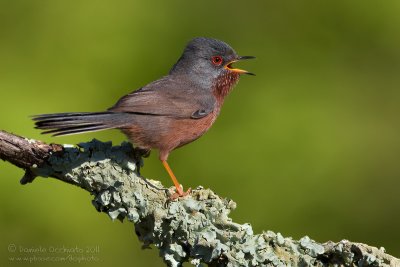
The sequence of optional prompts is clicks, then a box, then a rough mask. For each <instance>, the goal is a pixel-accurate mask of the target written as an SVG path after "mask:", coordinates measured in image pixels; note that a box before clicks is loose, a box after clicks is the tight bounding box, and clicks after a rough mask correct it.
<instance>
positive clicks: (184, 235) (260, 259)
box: [0, 131, 400, 266]
mask: <svg viewBox="0 0 400 267" xmlns="http://www.w3.org/2000/svg"><path fill="white" fill-rule="evenodd" d="M0 158H1V159H3V160H6V161H9V162H10V163H12V164H14V165H16V166H18V167H20V168H23V169H25V171H26V173H25V176H24V177H23V178H22V180H21V183H22V184H26V183H28V182H32V181H33V180H34V178H35V177H36V176H42V177H53V178H55V179H58V180H61V181H63V182H66V183H69V184H73V185H76V186H79V187H81V188H82V189H84V190H86V191H88V192H90V193H91V194H93V195H94V200H93V201H92V203H93V205H94V206H95V208H96V209H97V210H98V211H102V212H105V213H107V214H108V215H109V216H110V217H111V219H113V220H114V219H120V220H123V219H125V218H126V219H128V220H129V221H130V222H133V223H134V227H135V232H136V234H137V235H138V237H139V240H140V241H141V242H142V243H143V245H144V246H145V247H146V246H149V245H152V244H154V245H155V246H156V247H157V248H158V249H159V251H160V256H161V257H162V258H163V259H164V261H165V262H166V263H167V265H168V266H181V265H182V263H183V262H188V261H190V262H191V263H192V264H193V265H196V266H201V264H202V263H206V264H208V265H210V266H265V265H269V266H288V265H290V266H299V265H300V266H330V265H335V266H400V260H399V259H397V258H395V257H393V256H390V255H388V254H386V253H385V250H384V248H380V249H378V248H375V247H372V246H368V245H365V244H361V243H354V242H350V241H347V240H342V241H340V242H338V243H334V242H332V241H329V242H326V243H317V242H315V241H314V240H311V239H310V238H309V237H307V236H305V237H303V238H301V239H300V240H299V241H296V240H293V239H292V238H290V237H287V238H285V237H283V236H282V235H281V234H280V233H277V234H276V233H274V232H271V231H267V232H263V233H261V234H253V230H252V227H251V225H250V224H238V223H235V222H233V221H232V219H231V218H229V217H228V215H229V213H230V211H231V210H233V209H234V208H235V207H236V204H235V202H233V201H232V200H229V199H224V198H221V197H220V196H218V195H216V194H215V193H214V192H213V191H211V190H210V189H203V188H202V187H198V188H197V189H195V190H193V191H192V192H191V194H190V195H189V196H186V197H184V198H180V199H178V200H175V201H171V200H170V198H169V190H167V189H164V188H163V186H162V185H161V183H160V182H158V181H153V180H147V179H145V178H143V177H140V176H139V175H138V168H139V166H141V165H142V159H141V156H140V151H138V150H137V149H134V148H133V147H132V145H131V144H129V143H122V144H121V145H120V146H112V144H111V142H107V143H103V142H100V141H97V140H93V141H91V142H88V143H80V144H78V145H77V146H66V145H64V146H61V145H57V144H50V145H48V144H45V143H43V142H40V141H35V140H28V139H26V138H23V137H20V136H16V135H13V134H10V133H7V132H5V131H0Z"/></svg>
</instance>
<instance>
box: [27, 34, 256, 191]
mask: <svg viewBox="0 0 400 267" xmlns="http://www.w3.org/2000/svg"><path fill="white" fill-rule="evenodd" d="M253 58H255V57H254V56H239V55H238V54H237V53H236V52H235V50H234V49H233V48H232V47H231V46H230V45H228V44H227V43H225V42H223V41H220V40H217V39H213V38H207V37H196V38H193V39H192V40H190V41H189V42H188V43H187V45H186V46H185V48H184V50H183V53H182V55H181V56H180V57H179V59H178V60H177V62H176V63H175V64H174V65H173V66H172V68H171V69H170V71H169V73H168V74H167V75H165V76H163V77H162V78H160V79H158V80H155V81H153V82H151V83H149V84H147V85H145V86H143V87H141V88H139V89H138V90H135V91H133V92H131V93H129V94H127V95H125V96H123V97H122V98H120V99H119V100H118V101H117V103H116V104H115V105H114V106H112V107H111V108H109V109H108V110H106V111H103V112H68V113H52V114H40V115H34V116H32V117H33V118H32V119H33V120H34V122H35V128H36V129H40V130H44V131H43V132H42V134H53V136H61V135H71V134H79V133H85V132H93V131H100V130H106V129H120V130H121V131H122V132H123V133H124V134H125V135H126V136H127V137H128V139H129V140H130V141H131V142H132V143H133V144H134V145H135V146H136V147H137V148H139V149H140V150H142V151H147V152H150V151H151V149H157V150H158V151H159V159H160V161H161V163H162V165H163V166H164V168H165V170H166V171H167V173H168V174H169V176H170V178H171V180H172V182H173V184H174V186H175V188H176V190H175V191H176V192H175V193H174V194H173V197H174V198H177V197H183V196H185V195H187V194H189V193H190V189H189V190H188V191H186V192H184V190H183V188H182V187H181V184H180V183H179V182H178V180H177V178H176V176H175V175H174V173H173V172H172V170H171V168H170V166H169V164H168V162H167V160H168V156H169V154H170V153H171V151H173V150H174V149H176V148H179V147H182V146H184V145H186V144H188V143H190V142H193V141H194V140H196V139H198V138H199V137H200V136H202V135H203V134H204V133H205V132H207V131H208V130H209V128H210V127H211V126H212V125H213V123H214V122H215V120H216V118H217V117H218V115H219V113H220V110H221V107H222V105H223V103H224V100H225V98H226V96H227V95H228V94H229V93H230V92H231V91H232V89H233V87H234V86H235V85H236V84H237V82H238V81H239V77H240V76H241V75H242V74H248V75H255V74H254V73H251V72H249V71H246V70H243V69H238V68H235V67H234V66H233V64H234V63H236V62H237V61H241V60H247V59H253Z"/></svg>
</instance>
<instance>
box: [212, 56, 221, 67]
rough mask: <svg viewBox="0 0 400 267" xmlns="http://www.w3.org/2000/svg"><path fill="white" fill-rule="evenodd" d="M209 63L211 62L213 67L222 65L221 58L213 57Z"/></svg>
mask: <svg viewBox="0 0 400 267" xmlns="http://www.w3.org/2000/svg"><path fill="white" fill-rule="evenodd" d="M211 61H212V63H213V64H214V65H215V66H220V65H221V64H222V61H223V60H222V57H221V56H213V57H212V58H211Z"/></svg>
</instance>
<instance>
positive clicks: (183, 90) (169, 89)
mask: <svg viewBox="0 0 400 267" xmlns="http://www.w3.org/2000/svg"><path fill="white" fill-rule="evenodd" d="M215 106H216V100H215V97H214V96H213V95H212V93H210V92H208V91H205V90H199V89H196V87H194V86H190V85H187V84H183V83H182V82H180V81H179V80H176V79H168V77H165V78H162V79H160V80H157V81H155V82H153V83H150V84H149V85H146V86H145V87H142V88H141V89H139V90H137V91H134V92H132V93H130V94H128V95H126V96H124V97H122V98H121V99H120V100H119V101H118V102H117V103H116V104H115V105H114V106H113V107H111V108H110V109H109V110H110V111H115V112H127V113H136V114H142V115H153V116H169V117H175V118H192V119H200V118H203V117H205V116H207V115H208V114H209V113H211V112H212V111H213V110H214V108H215Z"/></svg>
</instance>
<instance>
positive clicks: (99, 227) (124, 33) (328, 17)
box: [0, 0, 400, 266]
mask: <svg viewBox="0 0 400 267" xmlns="http://www.w3.org/2000/svg"><path fill="white" fill-rule="evenodd" d="M399 14H400V2H399V1H368V2H366V1H361V0H360V1H345V0H343V1H309V0H307V1H232V0H231V1H157V2H156V1H54V0H38V1H19V0H14V1H7V0H1V1H0V62H1V64H0V92H1V98H0V99H1V104H0V114H1V115H0V129H4V130H7V131H11V132H14V133H16V134H20V135H23V136H26V137H30V138H36V139H40V140H43V141H46V142H58V143H70V144H74V143H77V142H81V141H88V140H91V139H92V138H97V139H100V140H103V141H107V140H112V141H113V142H114V143H115V144H118V143H120V142H121V141H123V140H125V137H124V136H123V135H122V134H121V133H119V132H118V131H106V132H98V133H89V134H84V135H78V136H67V137H60V138H52V137H51V136H42V135H40V132H39V131H37V130H34V129H33V123H32V121H31V120H30V118H29V116H30V115H33V114H40V113H52V112H66V111H101V110H105V109H106V108H108V107H110V106H112V105H113V104H114V103H115V101H117V100H118V98H119V97H121V96H122V95H124V94H126V93H128V92H130V91H132V90H135V89H137V88H139V87H141V86H143V85H145V84H146V83H148V82H150V81H152V80H154V79H157V78H159V77H161V76H162V75H165V74H166V73H167V72H168V70H169V68H170V67H171V66H172V64H173V63H175V62H176V60H177V59H178V57H179V56H180V53H181V52H182V49H183V47H184V46H185V44H186V42H187V41H188V40H190V39H191V38H193V37H196V36H207V37H214V38H218V39H221V40H224V41H226V42H227V43H229V44H230V45H232V46H233V47H234V48H235V49H236V51H237V52H238V53H239V54H242V55H254V56H257V60H255V61H248V62H243V63H241V64H240V67H243V68H245V69H248V70H250V71H253V72H255V73H256V74H257V76H256V77H250V76H245V77H242V79H241V81H240V83H239V84H238V86H237V87H236V88H235V90H234V91H233V92H232V94H231V95H230V96H229V97H228V99H227V100H226V102H225V105H224V108H223V109H222V112H221V116H220V117H219V119H218V120H217V122H216V124H215V125H214V126H213V127H212V129H211V130H210V131H209V132H208V133H207V134H206V135H205V136H204V137H202V138H201V139H199V140H198V141H196V142H194V143H192V144H190V145H188V146H185V147H183V148H181V149H179V150H177V151H175V152H174V153H172V155H171V156H170V160H169V163H170V165H171V166H172V168H173V170H174V171H175V173H176V175H177V176H178V178H179V180H180V181H181V182H182V183H183V185H184V186H185V187H189V186H190V187H192V188H193V187H196V186H197V185H203V186H205V187H210V188H212V189H213V190H215V191H216V192H217V193H218V194H220V195H222V196H226V197H229V198H232V199H233V200H235V201H236V202H237V203H238V208H237V210H236V211H234V212H233V213H232V217H233V218H234V220H235V221H237V222H240V223H245V222H250V223H251V224H252V225H253V228H254V230H255V232H261V231H262V230H273V231H276V232H281V233H282V234H283V235H284V236H292V237H294V238H296V239H297V238H300V237H302V236H304V235H309V236H310V237H311V238H313V239H315V240H317V241H320V242H325V241H328V240H333V241H339V240H341V239H349V240H352V241H358V242H363V243H367V244H370V245H374V246H377V247H380V246H384V247H385V248H386V249H387V251H388V252H389V253H390V254H393V255H395V256H397V257H399V256H400V231H399V229H400V228H399V226H400V201H399V187H400V179H399V178H400V163H399V159H400V138H399V137H400V125H399V121H400V120H399V115H400V104H399V103H400V16H399ZM238 66H239V65H238ZM0 173H1V175H0V186H1V188H2V190H1V194H0V202H1V209H0V216H1V219H0V236H1V246H0V255H1V259H0V265H1V266H8V265H10V266H17V265H20V266H28V265H29V266H57V265H65V263H60V262H40V261H34V262H32V263H27V262H23V263H16V262H11V261H10V259H9V258H10V257H13V256H18V255H23V256H28V257H31V256H33V255H35V254H34V253H29V252H26V253H25V252H20V251H19V250H20V249H21V248H38V247H40V246H41V247H43V248H47V249H48V250H49V249H50V247H61V248H62V247H66V248H71V247H78V248H81V249H85V248H86V247H90V248H92V247H94V248H99V251H97V250H96V251H95V253H94V255H95V256H96V257H97V261H91V262H84V263H78V262H72V263H73V265H80V266H81V265H84V266H110V265H111V264H113V265H115V264H118V265H120V266H164V265H163V263H162V260H161V259H160V258H159V257H158V252H157V249H151V250H141V247H140V244H139V242H138V240H137V237H136V236H135V234H134V230H133V225H132V224H130V223H127V222H124V223H120V222H118V221H116V222H112V221H111V220H110V219H109V218H107V216H106V215H105V214H99V213H97V212H96V210H95V209H94V207H93V206H92V205H91V199H92V196H90V195H89V194H88V193H86V192H84V191H82V190H79V189H78V188H75V187H72V186H69V185H66V184H63V183H60V182H58V181H55V180H52V179H37V180H36V181H35V182H34V183H32V184H29V185H27V186H21V185H20V184H19V179H20V178H21V177H22V175H23V171H22V170H20V169H18V168H16V167H13V166H12V165H10V164H8V163H5V162H2V161H1V162H0ZM143 174H144V175H145V176H147V177H150V178H153V179H160V180H161V181H162V182H163V183H164V184H165V185H168V186H170V185H171V182H170V180H169V178H168V176H167V175H166V173H165V171H164V169H163V168H162V165H161V164H160V163H159V161H158V158H157V153H156V151H153V153H152V155H151V157H150V158H149V159H146V160H145V167H144V169H143ZM12 244H14V245H15V246H16V249H17V251H16V252H14V253H13V252H10V251H9V250H10V247H9V246H10V245H12ZM11 250H12V248H11ZM57 255H58V254H55V253H50V252H48V253H44V254H40V253H39V254H38V256H57ZM63 255H65V254H63ZM73 255H75V256H76V255H78V254H73ZM83 255H86V256H90V255H92V254H85V253H83ZM69 263H71V262H69Z"/></svg>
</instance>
